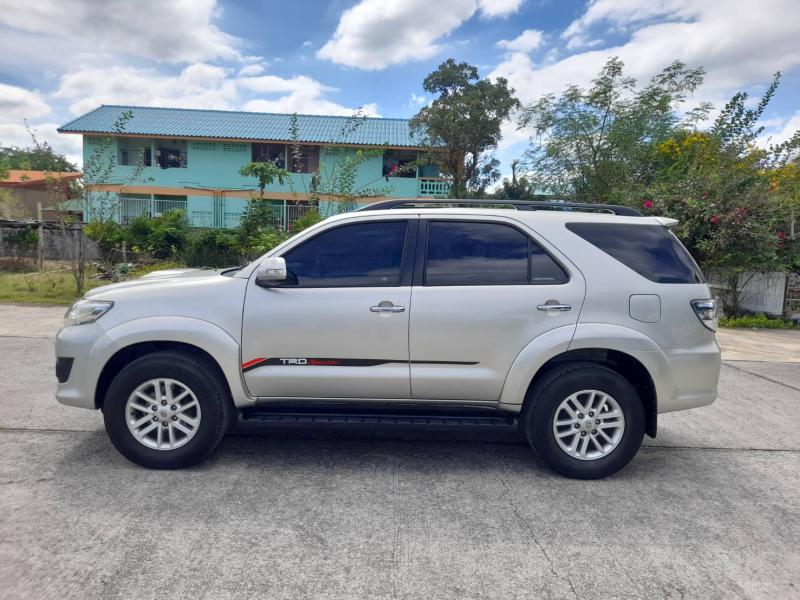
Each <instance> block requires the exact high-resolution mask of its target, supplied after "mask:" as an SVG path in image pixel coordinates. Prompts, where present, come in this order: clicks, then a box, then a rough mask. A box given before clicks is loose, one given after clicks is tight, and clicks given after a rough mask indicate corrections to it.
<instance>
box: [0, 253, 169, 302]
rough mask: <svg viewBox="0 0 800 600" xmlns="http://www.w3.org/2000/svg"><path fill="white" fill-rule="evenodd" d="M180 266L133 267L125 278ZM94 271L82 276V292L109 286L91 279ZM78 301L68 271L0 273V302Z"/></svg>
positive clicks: (94, 269)
mask: <svg viewBox="0 0 800 600" xmlns="http://www.w3.org/2000/svg"><path fill="white" fill-rule="evenodd" d="M182 266H183V265H180V264H176V263H167V264H164V263H161V264H157V265H147V266H143V267H137V268H135V269H133V270H132V271H131V273H130V274H129V275H128V279H135V278H136V277H141V276H142V275H146V274H147V273H151V272H153V271H158V270H160V269H174V268H178V267H182ZM96 274H97V269H96V268H94V267H88V268H87V272H86V291H88V290H90V289H92V288H96V287H100V286H101V285H108V284H109V283H113V282H112V281H111V280H109V279H93V277H94V276H95V275H96ZM77 299H78V295H77V294H76V293H75V279H74V278H73V277H72V273H71V272H70V270H69V268H68V267H63V266H62V267H60V268H58V267H57V268H55V269H50V270H45V271H42V272H36V271H34V272H22V273H11V272H8V271H0V302H13V303H24V304H72V303H73V302H75V300H77Z"/></svg>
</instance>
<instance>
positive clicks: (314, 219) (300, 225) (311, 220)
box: [290, 210, 322, 234]
mask: <svg viewBox="0 0 800 600" xmlns="http://www.w3.org/2000/svg"><path fill="white" fill-rule="evenodd" d="M320 221H322V215H320V214H319V211H317V210H312V211H309V212H307V213H306V214H304V215H303V216H302V217H300V218H299V219H297V220H296V221H295V222H294V223H292V225H291V227H290V229H291V231H292V234H295V233H300V232H301V231H303V230H304V229H308V228H309V227H311V226H312V225H316V224H317V223H319V222H320Z"/></svg>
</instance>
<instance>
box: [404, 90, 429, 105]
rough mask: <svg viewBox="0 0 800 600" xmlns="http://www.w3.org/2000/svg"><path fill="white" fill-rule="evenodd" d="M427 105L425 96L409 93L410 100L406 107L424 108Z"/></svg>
mask: <svg viewBox="0 0 800 600" xmlns="http://www.w3.org/2000/svg"><path fill="white" fill-rule="evenodd" d="M427 103H428V98H427V97H426V96H425V94H421V95H417V94H415V93H414V92H411V98H410V99H409V101H408V105H409V106H411V107H412V108H413V107H417V106H424V105H425V104H427Z"/></svg>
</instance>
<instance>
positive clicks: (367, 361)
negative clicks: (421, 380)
mask: <svg viewBox="0 0 800 600" xmlns="http://www.w3.org/2000/svg"><path fill="white" fill-rule="evenodd" d="M390 363H401V364H402V363H407V364H412V365H477V364H478V363H477V362H461V361H451V360H412V361H408V360H392V359H374V358H301V357H293V358H254V359H252V360H248V361H247V362H246V363H243V364H242V372H243V373H246V372H247V371H252V370H253V369H257V368H259V367H269V366H273V367H275V366H298V367H375V366H377V365H386V364H390Z"/></svg>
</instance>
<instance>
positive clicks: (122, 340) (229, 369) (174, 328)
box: [94, 317, 254, 408]
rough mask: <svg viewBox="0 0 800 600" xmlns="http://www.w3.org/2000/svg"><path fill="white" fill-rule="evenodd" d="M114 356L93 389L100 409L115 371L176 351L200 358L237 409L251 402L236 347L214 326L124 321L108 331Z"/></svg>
mask: <svg viewBox="0 0 800 600" xmlns="http://www.w3.org/2000/svg"><path fill="white" fill-rule="evenodd" d="M106 334H107V335H108V337H109V338H111V339H112V340H113V341H114V346H115V348H116V350H115V352H114V353H113V354H112V355H111V356H109V357H108V359H107V360H105V361H104V362H103V367H102V369H101V371H100V374H99V376H98V378H97V384H96V385H95V394H94V402H95V407H96V408H102V403H103V400H104V398H105V394H106V391H107V390H108V386H109V385H110V383H111V381H112V380H113V378H114V376H116V374H117V373H119V371H120V370H121V369H122V368H124V366H125V365H126V364H129V363H130V361H131V360H135V359H137V358H139V357H140V356H144V355H146V354H149V353H151V352H155V351H160V350H177V351H182V352H187V353H190V354H194V355H195V356H200V357H203V358H204V359H205V360H206V361H208V362H209V364H210V365H212V366H213V368H214V369H216V371H217V374H218V375H219V376H221V377H222V380H223V381H224V382H225V384H226V387H227V389H228V391H229V393H230V397H231V399H232V401H233V404H234V405H235V406H237V407H240V406H249V405H250V404H252V403H253V402H254V401H253V399H252V398H251V397H250V395H249V394H248V393H247V390H246V388H245V386H244V382H243V380H242V372H241V361H240V349H239V343H238V341H237V340H235V339H234V338H233V337H231V335H230V334H228V333H227V332H226V331H224V330H223V329H220V328H219V327H217V326H216V325H214V324H212V323H209V322H207V321H202V320H200V319H192V318H187V317H153V318H146V319H137V320H133V321H128V322H126V323H123V324H122V325H119V326H117V327H114V328H111V329H109V330H108V331H107V332H106Z"/></svg>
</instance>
